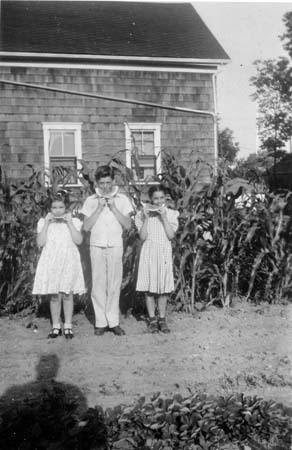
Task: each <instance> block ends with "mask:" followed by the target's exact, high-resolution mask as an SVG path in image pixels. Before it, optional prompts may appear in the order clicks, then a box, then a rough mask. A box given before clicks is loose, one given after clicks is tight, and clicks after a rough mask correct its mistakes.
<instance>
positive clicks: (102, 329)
mask: <svg viewBox="0 0 292 450" xmlns="http://www.w3.org/2000/svg"><path fill="white" fill-rule="evenodd" d="M106 330H107V327H95V328H94V334H95V336H103V335H104V333H105V331H106Z"/></svg>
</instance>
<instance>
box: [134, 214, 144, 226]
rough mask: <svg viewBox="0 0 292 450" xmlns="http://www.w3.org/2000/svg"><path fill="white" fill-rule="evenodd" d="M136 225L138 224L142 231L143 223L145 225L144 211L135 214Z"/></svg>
mask: <svg viewBox="0 0 292 450" xmlns="http://www.w3.org/2000/svg"><path fill="white" fill-rule="evenodd" d="M135 225H136V227H137V229H138V231H140V230H141V228H142V225H143V219H142V211H138V212H137V214H136V216H135Z"/></svg>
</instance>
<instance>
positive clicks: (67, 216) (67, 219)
mask: <svg viewBox="0 0 292 450" xmlns="http://www.w3.org/2000/svg"><path fill="white" fill-rule="evenodd" d="M64 220H65V222H66V223H67V224H68V225H69V224H71V223H72V214H71V213H70V212H68V213H66V214H65V215H64Z"/></svg>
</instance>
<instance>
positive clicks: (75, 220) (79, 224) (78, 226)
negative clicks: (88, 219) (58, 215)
mask: <svg viewBox="0 0 292 450" xmlns="http://www.w3.org/2000/svg"><path fill="white" fill-rule="evenodd" d="M72 223H73V225H74V227H75V228H76V230H77V231H80V230H81V227H82V222H81V221H80V220H79V219H78V218H77V217H73V219H72Z"/></svg>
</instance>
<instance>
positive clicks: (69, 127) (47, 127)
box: [42, 122, 82, 187]
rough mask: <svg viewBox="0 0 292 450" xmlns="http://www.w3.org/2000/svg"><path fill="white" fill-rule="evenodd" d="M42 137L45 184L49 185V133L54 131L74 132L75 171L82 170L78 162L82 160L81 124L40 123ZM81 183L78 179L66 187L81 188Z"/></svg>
mask: <svg viewBox="0 0 292 450" xmlns="http://www.w3.org/2000/svg"><path fill="white" fill-rule="evenodd" d="M42 125H43V136H44V165H45V174H46V175H45V178H46V182H47V183H48V184H50V176H49V173H50V155H49V142H50V132H51V131H56V130H66V131H73V132H74V139H75V156H76V162H77V170H80V169H82V166H81V164H80V162H79V160H80V159H82V146H81V127H82V122H42ZM81 185H82V183H81V182H80V180H79V179H78V182H77V184H69V185H68V186H72V187H74V186H81Z"/></svg>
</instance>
